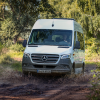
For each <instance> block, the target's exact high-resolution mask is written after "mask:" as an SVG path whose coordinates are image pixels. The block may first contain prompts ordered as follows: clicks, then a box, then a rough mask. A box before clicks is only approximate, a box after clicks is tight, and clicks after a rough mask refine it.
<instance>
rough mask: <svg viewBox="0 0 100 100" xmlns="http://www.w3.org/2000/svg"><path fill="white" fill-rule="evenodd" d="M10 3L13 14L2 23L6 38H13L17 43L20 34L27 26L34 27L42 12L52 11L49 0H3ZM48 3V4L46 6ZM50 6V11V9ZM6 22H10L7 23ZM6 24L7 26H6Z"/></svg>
mask: <svg viewBox="0 0 100 100" xmlns="http://www.w3.org/2000/svg"><path fill="white" fill-rule="evenodd" d="M3 1H5V2H7V3H8V5H9V7H10V9H11V16H10V17H8V18H7V19H5V21H4V22H3V24H2V34H3V38H4V39H8V38H9V39H13V41H14V43H16V41H17V39H18V37H19V36H20V34H21V33H22V32H23V31H25V29H26V28H29V27H32V25H33V24H34V22H35V21H36V20H37V19H38V18H39V13H40V12H44V11H47V12H51V13H54V12H53V11H52V8H51V6H50V4H48V2H47V0H41V2H40V1H38V0H28V1H26V0H3ZM46 5H47V6H46ZM48 8H49V11H48ZM6 22H8V23H7V24H6ZM5 24H6V27H4V26H5Z"/></svg>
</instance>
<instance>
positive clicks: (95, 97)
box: [88, 68, 100, 100]
mask: <svg viewBox="0 0 100 100" xmlns="http://www.w3.org/2000/svg"><path fill="white" fill-rule="evenodd" d="M99 70H100V68H99ZM94 72H95V74H94V77H93V79H92V81H91V84H92V87H91V88H90V89H91V93H90V95H88V99H89V100H99V99H100V71H94Z"/></svg>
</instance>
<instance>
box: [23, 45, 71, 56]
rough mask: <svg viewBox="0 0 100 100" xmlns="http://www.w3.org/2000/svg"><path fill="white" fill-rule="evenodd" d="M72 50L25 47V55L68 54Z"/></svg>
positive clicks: (56, 47)
mask: <svg viewBox="0 0 100 100" xmlns="http://www.w3.org/2000/svg"><path fill="white" fill-rule="evenodd" d="M71 50H72V48H71V47H69V48H61V47H60V48H58V46H37V47H28V46H27V47H26V49H25V51H24V52H25V53H30V54H32V53H36V54H59V55H61V54H69V53H70V52H71Z"/></svg>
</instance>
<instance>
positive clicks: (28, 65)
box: [22, 57, 72, 73]
mask: <svg viewBox="0 0 100 100" xmlns="http://www.w3.org/2000/svg"><path fill="white" fill-rule="evenodd" d="M71 67H72V63H71V60H70V59H69V58H67V59H60V61H59V62H58V64H49V63H48V64H33V63H32V62H31V60H30V58H25V57H23V60H22V70H23V71H25V72H34V73H37V70H50V71H51V73H67V72H70V70H71Z"/></svg>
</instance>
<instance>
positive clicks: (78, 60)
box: [73, 31, 85, 68]
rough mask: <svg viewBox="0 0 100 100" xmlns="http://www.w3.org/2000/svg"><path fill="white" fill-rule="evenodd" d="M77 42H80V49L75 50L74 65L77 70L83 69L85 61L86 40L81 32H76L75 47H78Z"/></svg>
mask: <svg viewBox="0 0 100 100" xmlns="http://www.w3.org/2000/svg"><path fill="white" fill-rule="evenodd" d="M76 41H79V42H80V49H74V56H73V57H74V63H75V66H74V67H75V68H81V67H82V65H83V61H84V57H85V55H84V39H83V34H82V33H79V32H76V31H75V32H74V46H75V45H76Z"/></svg>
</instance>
